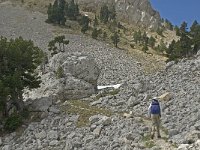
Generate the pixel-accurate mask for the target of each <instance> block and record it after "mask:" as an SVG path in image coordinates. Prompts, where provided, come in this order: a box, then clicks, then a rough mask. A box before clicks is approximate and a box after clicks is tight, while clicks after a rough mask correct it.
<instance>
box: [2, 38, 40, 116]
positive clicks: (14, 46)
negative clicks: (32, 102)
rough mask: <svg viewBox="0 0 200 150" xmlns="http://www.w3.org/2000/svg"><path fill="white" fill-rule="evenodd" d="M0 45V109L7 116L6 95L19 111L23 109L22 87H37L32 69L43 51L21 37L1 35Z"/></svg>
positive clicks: (38, 81)
mask: <svg viewBox="0 0 200 150" xmlns="http://www.w3.org/2000/svg"><path fill="white" fill-rule="evenodd" d="M0 47H1V48H0V60H1V61H0V72H1V76H0V111H1V112H2V111H3V112H4V113H3V115H4V117H7V116H8V112H7V111H8V110H7V109H6V108H7V107H6V101H7V100H8V97H9V101H12V103H13V104H14V105H15V106H16V108H17V112H21V111H23V109H24V105H23V97H22V93H23V89H24V88H25V87H27V88H30V89H32V88H37V87H39V84H40V79H39V77H38V76H37V74H36V73H35V72H34V70H35V69H36V68H37V66H38V65H39V64H40V63H41V61H42V57H43V52H42V51H41V50H40V49H39V48H38V47H36V46H34V44H33V42H32V41H26V40H24V39H23V38H22V37H19V38H16V39H11V40H8V39H7V38H4V37H1V38H0Z"/></svg>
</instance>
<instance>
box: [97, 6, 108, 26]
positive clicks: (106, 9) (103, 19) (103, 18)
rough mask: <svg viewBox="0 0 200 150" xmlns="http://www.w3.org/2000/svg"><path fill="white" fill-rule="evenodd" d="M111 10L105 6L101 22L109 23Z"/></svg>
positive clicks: (101, 13) (101, 12) (102, 9)
mask: <svg viewBox="0 0 200 150" xmlns="http://www.w3.org/2000/svg"><path fill="white" fill-rule="evenodd" d="M109 13H110V12H109V9H108V6H107V5H103V6H102V7H101V10H100V16H99V17H100V21H101V22H103V23H107V22H108V19H109Z"/></svg>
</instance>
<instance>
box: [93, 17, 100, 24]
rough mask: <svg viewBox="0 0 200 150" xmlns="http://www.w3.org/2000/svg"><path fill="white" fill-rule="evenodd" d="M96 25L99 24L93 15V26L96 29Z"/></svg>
mask: <svg viewBox="0 0 200 150" xmlns="http://www.w3.org/2000/svg"><path fill="white" fill-rule="evenodd" d="M98 24H99V22H98V19H97V16H96V15H95V18H94V24H93V26H94V27H96V26H97V25H98Z"/></svg>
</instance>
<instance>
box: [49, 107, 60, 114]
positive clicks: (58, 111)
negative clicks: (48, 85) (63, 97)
mask: <svg viewBox="0 0 200 150" xmlns="http://www.w3.org/2000/svg"><path fill="white" fill-rule="evenodd" d="M49 112H52V113H55V114H59V113H60V109H59V108H57V107H56V106H51V107H50V108H49Z"/></svg>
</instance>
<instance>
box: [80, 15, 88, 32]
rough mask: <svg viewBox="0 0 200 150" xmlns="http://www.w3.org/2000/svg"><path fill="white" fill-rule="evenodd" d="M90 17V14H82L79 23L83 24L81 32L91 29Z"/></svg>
mask: <svg viewBox="0 0 200 150" xmlns="http://www.w3.org/2000/svg"><path fill="white" fill-rule="evenodd" d="M90 22H91V21H90V19H89V17H88V16H82V17H81V20H80V21H79V24H80V25H81V32H82V33H85V32H86V31H87V30H88V29H89V23H90Z"/></svg>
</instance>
